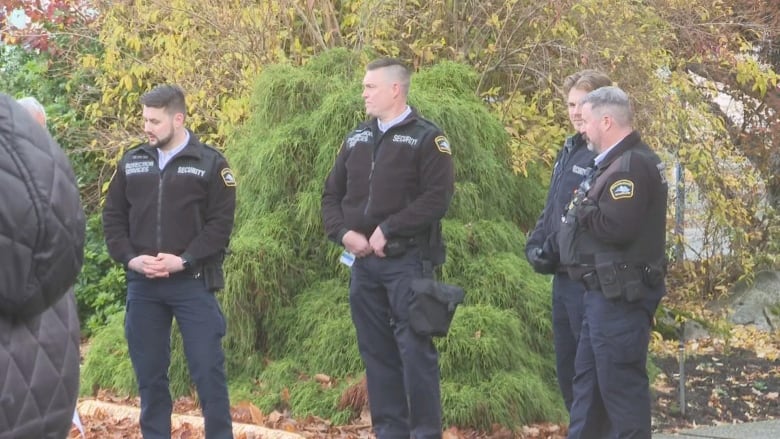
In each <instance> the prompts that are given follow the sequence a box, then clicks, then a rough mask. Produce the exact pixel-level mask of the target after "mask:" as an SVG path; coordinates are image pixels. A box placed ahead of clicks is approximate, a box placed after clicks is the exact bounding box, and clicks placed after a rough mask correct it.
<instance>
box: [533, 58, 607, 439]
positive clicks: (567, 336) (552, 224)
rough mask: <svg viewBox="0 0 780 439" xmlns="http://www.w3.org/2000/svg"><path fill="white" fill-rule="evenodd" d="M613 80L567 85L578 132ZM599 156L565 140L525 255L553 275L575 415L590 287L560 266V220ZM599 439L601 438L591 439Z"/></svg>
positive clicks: (563, 369) (561, 356) (595, 78)
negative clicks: (585, 106) (589, 106)
mask: <svg viewBox="0 0 780 439" xmlns="http://www.w3.org/2000/svg"><path fill="white" fill-rule="evenodd" d="M611 84H612V81H611V80H610V79H609V77H608V76H607V75H605V74H603V73H601V72H599V71H596V70H583V71H580V72H577V73H575V74H573V75H570V76H568V77H567V78H566V79H565V80H564V82H563V93H564V98H565V99H566V106H567V109H568V114H569V120H570V121H571V123H572V126H573V127H574V129H575V130H576V131H579V130H580V128H581V127H580V125H581V120H580V111H579V107H578V103H579V101H580V99H582V98H583V97H584V96H585V95H586V94H588V92H590V91H593V90H595V89H597V88H600V87H606V86H608V85H611ZM594 157H596V153H594V152H593V151H591V150H589V149H588V147H587V142H586V141H585V138H584V136H583V135H582V134H581V133H579V132H577V133H576V134H574V135H573V136H570V137H568V138H567V139H566V142H565V143H564V144H563V148H561V150H560V151H559V152H558V157H557V158H556V160H555V165H554V167H553V173H552V178H551V180H550V189H549V191H548V193H547V203H546V204H545V206H544V210H543V211H542V213H541V215H539V220H538V221H537V222H536V227H534V229H533V231H531V233H530V234H529V236H528V240H527V242H526V247H525V252H526V256H527V258H528V262H529V263H530V264H531V266H532V267H533V269H534V271H536V272H537V273H542V274H553V275H554V276H553V288H552V319H553V340H554V344H555V364H556V372H557V377H558V386H559V387H560V389H561V394H562V395H563V401H564V403H565V404H566V410H571V402H572V400H573V395H572V382H573V380H574V356H575V354H576V353H577V342H578V340H579V337H580V328H581V326H582V311H583V310H582V297H583V295H584V294H585V287H584V286H583V285H582V282H580V281H579V279H572V278H570V277H569V274H568V272H567V271H566V267H565V266H562V265H561V264H560V255H559V253H558V242H557V239H558V230H559V229H560V227H561V216H562V215H563V212H564V209H565V208H566V205H567V204H568V203H569V201H571V196H572V193H573V192H574V189H576V188H577V186H579V184H580V182H582V180H583V178H584V177H585V175H586V173H587V171H588V167H589V166H590V164H591V163H592V161H593V158H594ZM591 436H592V437H593V438H594V439H595V438H598V437H599V433H596V432H594V433H593V434H592V435H591Z"/></svg>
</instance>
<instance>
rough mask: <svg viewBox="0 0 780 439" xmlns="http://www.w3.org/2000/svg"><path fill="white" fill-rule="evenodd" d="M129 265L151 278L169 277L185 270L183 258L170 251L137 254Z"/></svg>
mask: <svg viewBox="0 0 780 439" xmlns="http://www.w3.org/2000/svg"><path fill="white" fill-rule="evenodd" d="M127 267H128V268H130V269H131V270H133V271H135V272H137V273H141V274H143V275H144V276H146V277H147V278H149V279H157V278H163V277H169V276H170V275H171V274H173V273H177V272H179V271H183V270H184V264H183V261H182V259H181V258H180V257H179V256H176V255H173V254H170V253H158V254H157V256H150V255H140V256H136V257H134V258H133V259H131V260H130V262H128V263H127Z"/></svg>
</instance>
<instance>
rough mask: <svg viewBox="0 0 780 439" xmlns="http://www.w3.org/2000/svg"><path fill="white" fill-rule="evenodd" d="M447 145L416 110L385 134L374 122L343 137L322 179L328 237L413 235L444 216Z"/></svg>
mask: <svg viewBox="0 0 780 439" xmlns="http://www.w3.org/2000/svg"><path fill="white" fill-rule="evenodd" d="M453 186H454V171H453V165H452V155H451V151H450V145H449V143H448V142H447V139H446V138H445V137H444V134H443V133H442V131H441V129H439V128H438V127H437V126H436V125H435V124H433V123H432V122H430V121H428V120H426V119H423V118H422V117H421V116H420V115H419V114H418V113H417V111H416V110H414V109H413V110H412V113H411V114H410V115H409V117H407V118H406V119H404V120H403V121H401V122H400V123H399V124H397V125H395V126H393V127H391V128H390V129H389V130H388V131H386V132H385V133H382V132H381V131H379V129H378V127H377V121H376V119H372V120H371V121H368V122H366V123H363V124H361V125H360V126H358V127H357V128H356V129H355V130H354V131H352V132H351V133H349V135H347V137H346V139H345V140H344V143H343V144H342V146H341V150H340V151H339V154H338V157H337V158H336V163H335V165H334V166H333V170H332V171H331V173H330V175H329V176H328V178H327V180H326V181H325V190H324V192H323V196H322V213H323V220H324V224H325V231H326V233H327V234H328V237H329V238H330V239H332V240H333V241H335V242H337V243H339V244H341V239H342V238H343V237H344V234H346V233H347V232H348V231H349V230H354V231H357V232H360V233H362V234H363V235H365V236H370V235H371V234H372V233H373V231H374V229H376V227H377V226H379V227H381V229H382V232H383V233H384V235H385V237H387V238H392V237H398V236H401V237H411V236H415V235H416V234H419V233H421V232H424V231H426V230H428V228H429V227H430V225H431V224H432V223H434V222H436V221H438V220H439V219H441V217H443V216H444V214H445V213H446V211H447V207H448V206H449V202H450V199H451V198H452V193H453Z"/></svg>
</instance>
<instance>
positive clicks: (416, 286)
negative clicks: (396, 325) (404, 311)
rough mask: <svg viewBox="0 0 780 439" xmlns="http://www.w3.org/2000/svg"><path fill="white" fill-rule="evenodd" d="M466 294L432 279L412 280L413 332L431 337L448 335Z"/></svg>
mask: <svg viewBox="0 0 780 439" xmlns="http://www.w3.org/2000/svg"><path fill="white" fill-rule="evenodd" d="M465 294H466V293H465V291H463V288H460V287H458V286H455V285H449V284H445V283H441V282H437V281H435V280H434V279H431V278H418V279H412V297H411V299H410V301H409V325H410V326H411V327H412V330H413V331H414V332H416V333H417V334H420V335H424V336H430V337H444V336H445V335H447V331H449V329H450V323H452V317H453V316H454V315H455V309H456V308H457V306H458V304H460V303H461V302H463V298H464V297H465Z"/></svg>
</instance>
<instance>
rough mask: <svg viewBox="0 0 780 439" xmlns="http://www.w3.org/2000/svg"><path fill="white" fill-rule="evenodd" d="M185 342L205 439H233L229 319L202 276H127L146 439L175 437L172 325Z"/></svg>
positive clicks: (131, 343)
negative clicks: (226, 340) (226, 346)
mask: <svg viewBox="0 0 780 439" xmlns="http://www.w3.org/2000/svg"><path fill="white" fill-rule="evenodd" d="M174 317H176V322H177V323H178V325H179V329H180V330H181V334H182V339H183V341H184V354H185V356H186V357H187V366H188V367H189V370H190V376H191V377H192V381H193V382H194V383H195V387H196V389H197V391H198V399H199V400H200V404H201V408H202V410H203V418H204V421H205V424H206V425H205V426H206V438H207V439H232V438H233V427H232V421H231V418H230V401H229V399H228V390H227V383H226V377H225V368H224V363H225V355H224V352H223V350H222V337H223V336H224V335H225V319H224V317H223V316H222V311H221V310H220V308H219V303H217V299H216V298H215V297H214V294H213V293H211V292H210V291H208V290H207V289H206V286H205V284H204V283H203V279H202V278H198V279H194V278H192V276H187V275H184V274H175V275H172V276H171V277H170V278H165V279H147V278H146V277H144V276H143V275H141V274H138V273H135V272H129V273H128V275H127V314H126V316H125V336H126V337H127V345H128V348H129V350H130V359H131V360H132V362H133V369H134V370H135V374H136V377H137V379H138V391H139V394H140V395H141V432H142V433H143V436H144V439H169V438H170V437H171V412H172V409H173V405H172V402H171V394H170V391H169V388H168V366H169V364H170V359H171V323H172V319H173V318H174Z"/></svg>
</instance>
